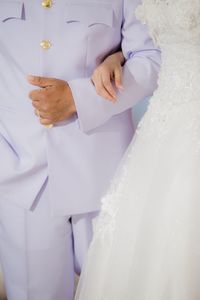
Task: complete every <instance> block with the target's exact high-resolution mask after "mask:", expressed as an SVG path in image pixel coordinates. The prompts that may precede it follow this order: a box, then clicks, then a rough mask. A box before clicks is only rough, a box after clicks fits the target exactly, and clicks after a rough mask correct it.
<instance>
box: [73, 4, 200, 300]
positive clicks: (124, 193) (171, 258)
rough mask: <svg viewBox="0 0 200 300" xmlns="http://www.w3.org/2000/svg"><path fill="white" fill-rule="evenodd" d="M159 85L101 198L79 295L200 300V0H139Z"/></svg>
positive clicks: (111, 299)
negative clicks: (157, 51) (156, 54)
mask: <svg viewBox="0 0 200 300" xmlns="http://www.w3.org/2000/svg"><path fill="white" fill-rule="evenodd" d="M137 16H138V18H140V20H141V21H142V22H143V23H146V24H147V25H148V26H149V31H150V34H151V36H152V37H153V38H154V40H155V42H156V43H157V44H158V45H159V46H160V48H161V50H162V68H161V73H160V76H159V87H158V89H157V91H156V92H155V94H154V96H153V97H152V99H151V101H150V105H149V108H148V111H147V113H146V114H145V116H144V118H143V119H142V121H141V123H140V125H139V127H138V130H137V133H136V136H135V138H134V140H133V142H132V144H131V146H130V148H129V150H128V153H127V155H126V157H125V159H124V161H123V163H122V166H121V167H120V169H119V172H118V174H117V176H116V178H115V179H114V182H113V184H112V186H111V189H110V191H109V192H108V194H107V195H106V196H105V198H104V199H103V204H102V211H101V213H100V217H99V218H98V219H97V221H96V224H95V228H94V229H95V230H94V231H95V232H94V239H93V241H92V244H91V247H90V249H89V254H88V259H87V262H86V264H85V267H84V269H83V273H82V276H81V280H80V284H79V287H78V291H77V295H76V300H200V0H144V1H143V4H142V5H140V6H139V7H138V9H137Z"/></svg>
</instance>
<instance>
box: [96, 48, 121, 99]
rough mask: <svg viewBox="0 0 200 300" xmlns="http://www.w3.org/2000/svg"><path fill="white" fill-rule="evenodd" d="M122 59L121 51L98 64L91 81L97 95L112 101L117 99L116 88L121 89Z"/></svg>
mask: <svg viewBox="0 0 200 300" xmlns="http://www.w3.org/2000/svg"><path fill="white" fill-rule="evenodd" d="M124 60H125V59H124V56H123V54H122V52H117V53H115V54H112V55H110V56H108V57H107V58H106V59H105V60H104V61H103V63H102V64H101V65H99V67H98V68H97V69H96V70H95V71H94V73H93V75H92V82H93V84H94V86H95V88H96V91H97V93H98V95H100V96H101V97H103V98H105V99H107V100H110V101H112V102H115V101H116V99H117V95H116V90H117V89H123V86H122V65H123V64H124Z"/></svg>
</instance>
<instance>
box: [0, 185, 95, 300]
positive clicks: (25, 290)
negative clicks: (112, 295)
mask: <svg viewBox="0 0 200 300" xmlns="http://www.w3.org/2000/svg"><path fill="white" fill-rule="evenodd" d="M66 197H67V196H66ZM48 200H49V199H48V183H47V184H46V185H45V187H44V188H43V190H42V192H41V194H40V196H39V198H38V199H37V202H36V203H35V205H34V207H33V209H32V210H31V211H28V210H24V209H22V208H20V207H17V206H16V205H15V204H12V203H11V202H6V201H4V200H3V199H1V200H0V254H1V261H2V266H3V272H4V278H5V284H6V289H7V295H8V300H72V299H73V294H74V276H75V272H80V270H81V266H82V264H83V261H84V258H85V256H86V253H87V249H88V246H89V243H90V241H91V238H92V220H93V218H94V217H95V216H96V215H97V213H95V212H94V213H88V214H83V215H76V216H72V217H63V216H62V217H58V216H56V217H55V216H53V214H52V212H51V209H50V205H49V201H48Z"/></svg>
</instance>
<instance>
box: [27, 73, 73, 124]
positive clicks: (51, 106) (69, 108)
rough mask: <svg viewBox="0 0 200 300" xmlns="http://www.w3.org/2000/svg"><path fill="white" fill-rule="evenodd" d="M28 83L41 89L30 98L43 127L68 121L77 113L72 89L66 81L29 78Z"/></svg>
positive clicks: (31, 94) (33, 92) (35, 91)
mask: <svg viewBox="0 0 200 300" xmlns="http://www.w3.org/2000/svg"><path fill="white" fill-rule="evenodd" d="M28 82H29V83H30V84H32V85H34V86H37V87H39V89H35V90H33V91H31V92H30V94H29V97H30V99H31V100H32V105H33V107H34V108H35V112H36V114H37V115H38V116H39V118H40V122H41V124H42V125H46V126H47V125H50V124H56V123H58V122H61V121H64V120H68V119H69V118H70V117H72V116H73V115H74V114H75V113H76V107H75V103H74V99H73V95H72V92H71V89H70V87H69V85H68V84H67V82H65V81H64V80H59V79H54V78H45V77H37V76H28Z"/></svg>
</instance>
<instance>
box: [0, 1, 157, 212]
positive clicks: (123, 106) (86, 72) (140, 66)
mask: <svg viewBox="0 0 200 300" xmlns="http://www.w3.org/2000/svg"><path fill="white" fill-rule="evenodd" d="M41 2H42V1H41V0H34V1H32V0H24V1H23V0H22V1H20V0H15V1H11V0H0V198H1V199H5V201H13V202H14V203H15V204H17V205H19V206H21V207H24V208H26V209H31V208H32V207H33V205H34V201H37V196H38V194H39V192H40V190H41V187H42V186H43V184H44V182H45V181H46V179H47V178H48V181H49V182H48V183H49V188H50V201H51V209H52V212H53V213H54V214H57V215H72V214H77V213H85V212H90V211H94V210H98V209H99V207H100V198H101V196H102V195H103V194H104V193H105V191H106V189H107V187H108V185H109V182H110V179H111V178H112V176H113V175H114V173H115V170H116V167H117V165H118V163H119V161H120V158H121V157H122V156H123V154H124V152H125V150H126V148H127V146H128V144H129V143H130V141H131V139H132V136H133V133H134V129H133V125H132V120H131V108H132V107H133V106H134V104H135V103H136V102H138V101H139V100H140V99H143V98H144V97H145V96H147V95H150V94H151V93H152V92H153V90H154V89H155V87H156V82H157V72H158V69H159V62H160V56H159V51H158V50H157V49H156V48H155V47H154V45H153V43H152V41H151V39H150V38H149V36H148V33H147V29H146V28H145V26H143V25H141V24H140V23H139V22H138V21H137V20H136V18H135V8H136V6H137V5H138V4H139V3H140V1H139V0H103V1H102V0H57V1H54V2H53V6H52V7H51V8H48V9H47V8H44V7H43V6H42V5H41ZM43 40H49V41H50V43H51V47H50V48H49V49H48V50H44V49H43V48H42V47H41V46H40V43H41V41H43ZM119 47H122V50H123V53H124V56H125V57H126V60H127V62H126V64H125V66H124V70H123V77H124V78H123V81H124V91H123V92H119V93H118V101H117V103H116V104H112V103H109V102H108V101H106V100H105V99H103V98H101V97H100V96H98V95H97V93H96V91H95V89H94V86H93V85H92V83H91V80H90V77H91V74H92V72H93V71H94V69H95V68H96V66H98V65H99V64H100V62H101V61H102V60H103V59H104V57H106V56H107V55H108V54H109V53H111V52H114V51H115V50H116V49H118V48H119ZM28 74H33V75H40V76H48V77H55V78H58V79H64V80H66V81H68V83H69V85H70V87H71V89H72V92H73V96H74V99H75V103H76V107H77V115H76V116H75V117H74V118H72V119H70V120H68V121H66V122H62V123H60V124H57V126H55V127H54V128H53V129H45V128H44V127H43V126H42V125H40V124H39V121H38V119H37V117H36V116H35V114H34V111H33V107H32V105H31V101H30V100H29V97H28V93H29V91H30V90H31V89H33V87H31V86H30V85H29V84H28V83H27V80H26V76H27V75H28Z"/></svg>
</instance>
